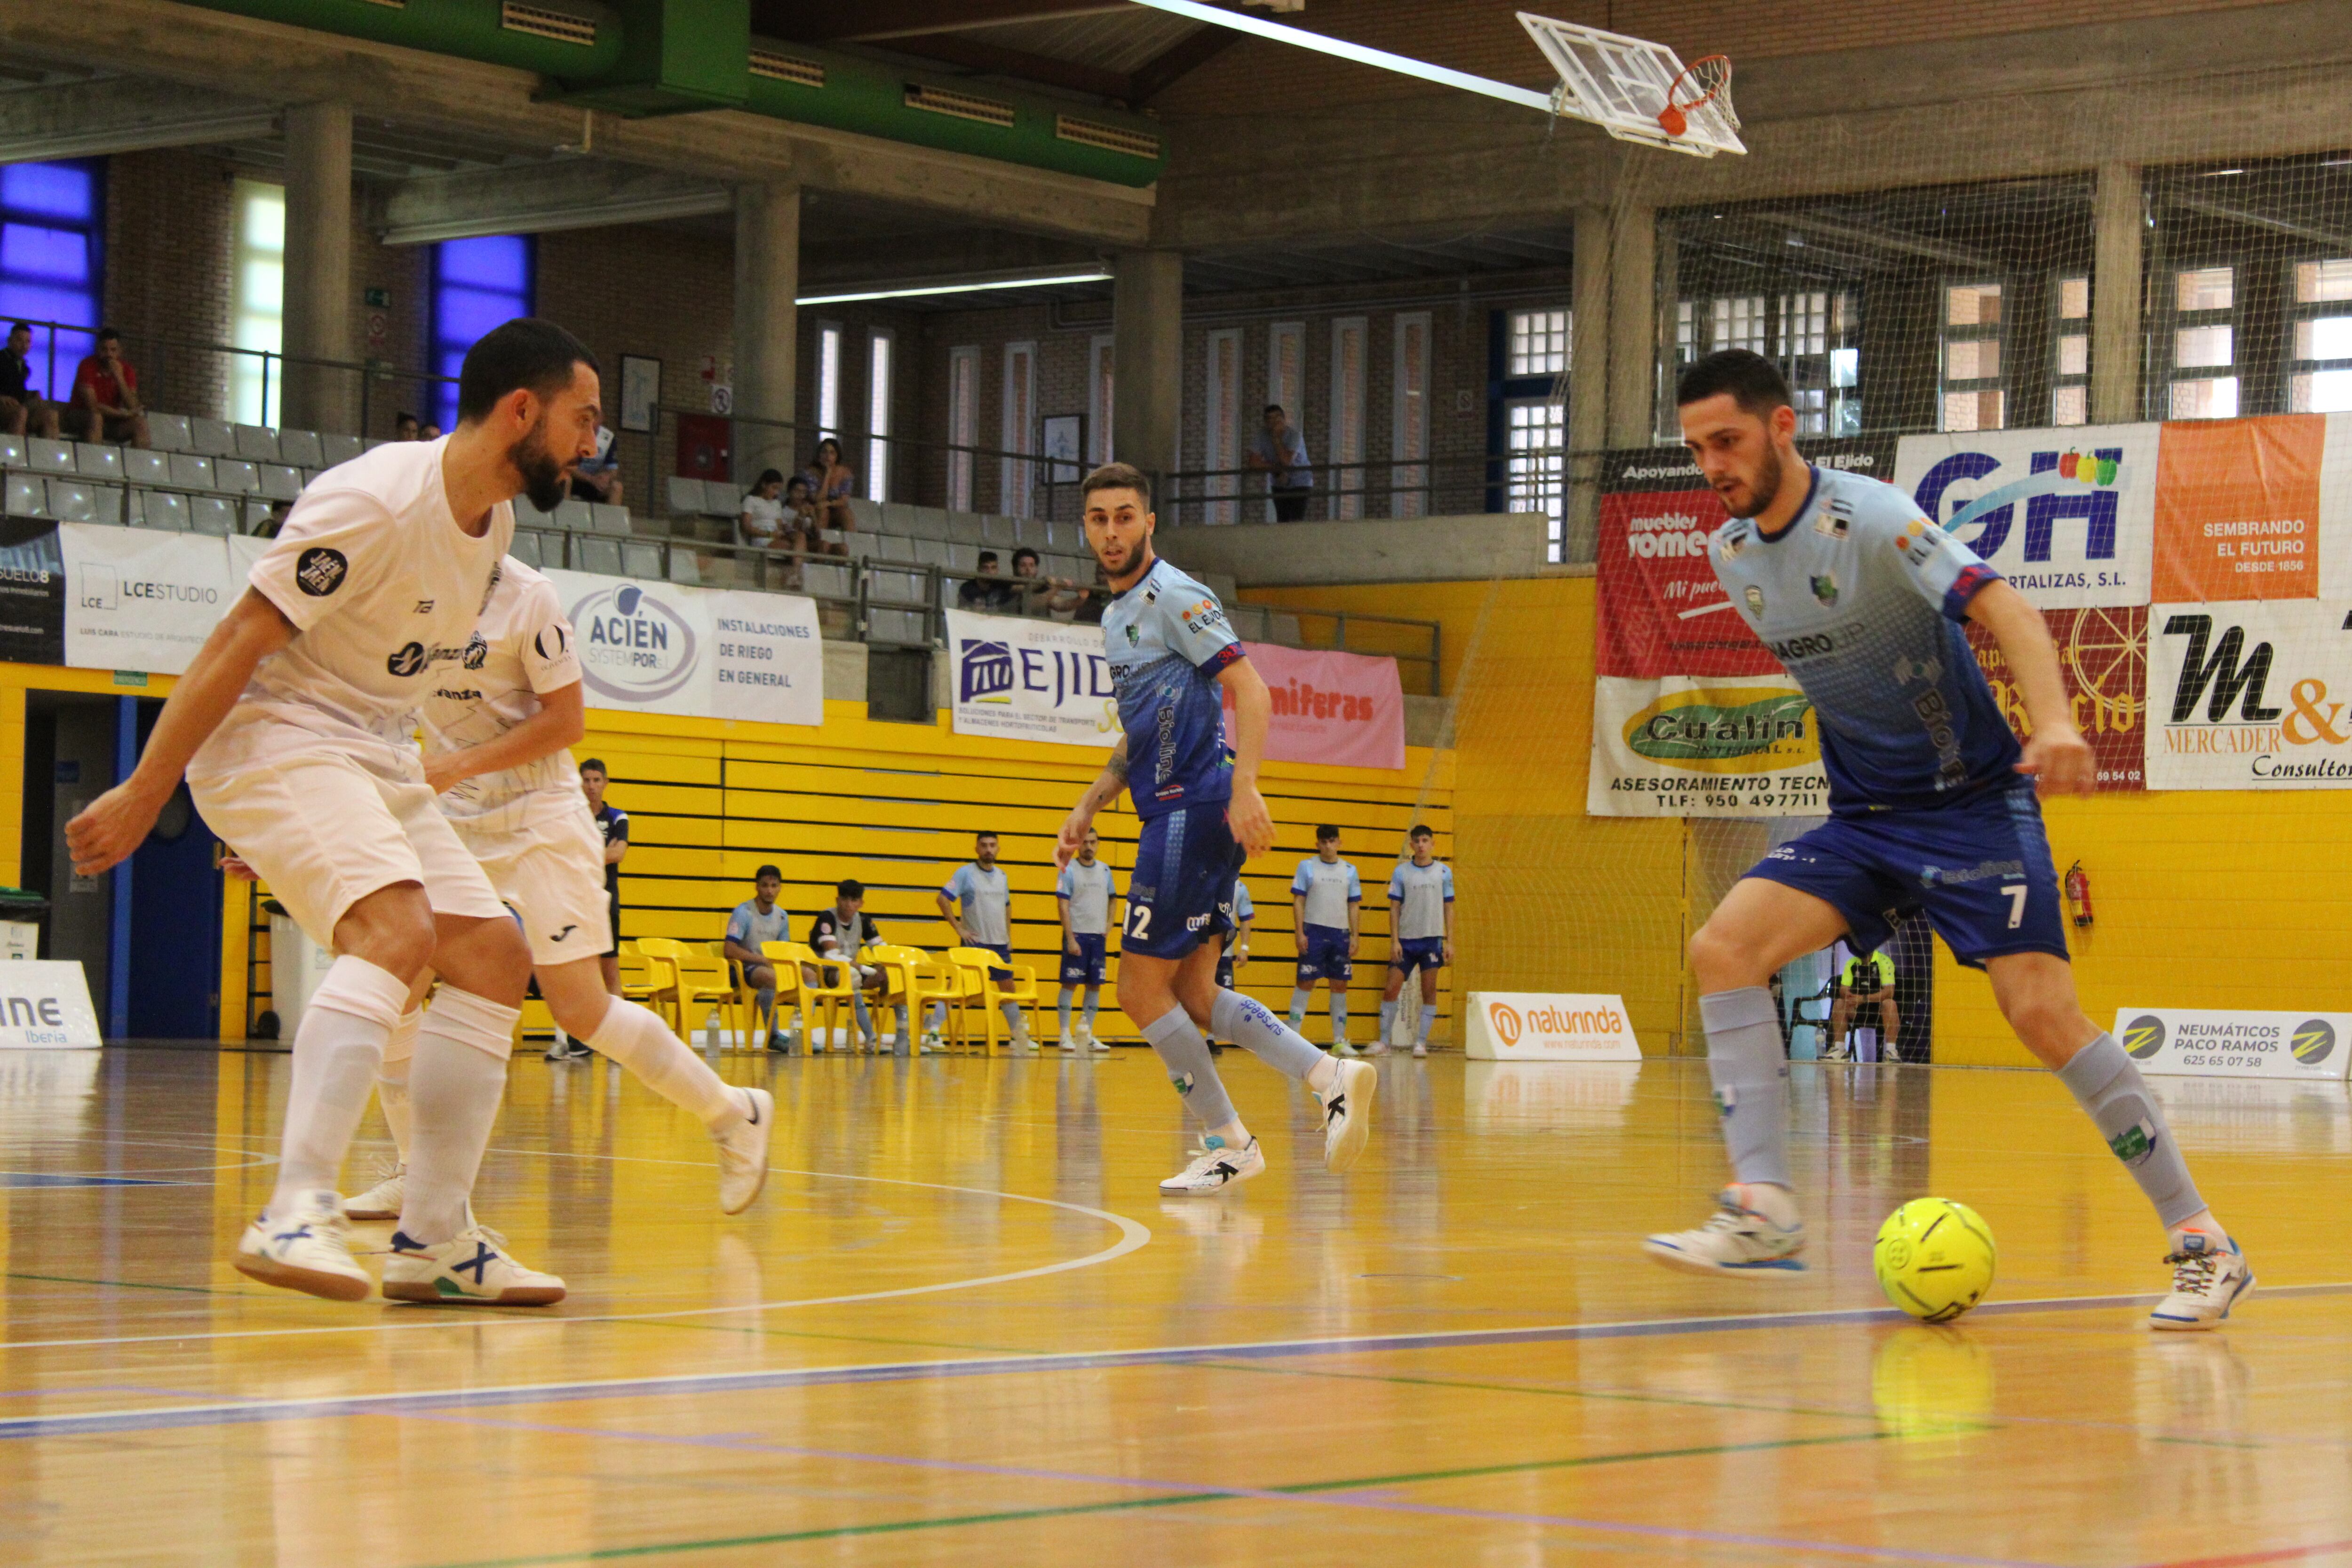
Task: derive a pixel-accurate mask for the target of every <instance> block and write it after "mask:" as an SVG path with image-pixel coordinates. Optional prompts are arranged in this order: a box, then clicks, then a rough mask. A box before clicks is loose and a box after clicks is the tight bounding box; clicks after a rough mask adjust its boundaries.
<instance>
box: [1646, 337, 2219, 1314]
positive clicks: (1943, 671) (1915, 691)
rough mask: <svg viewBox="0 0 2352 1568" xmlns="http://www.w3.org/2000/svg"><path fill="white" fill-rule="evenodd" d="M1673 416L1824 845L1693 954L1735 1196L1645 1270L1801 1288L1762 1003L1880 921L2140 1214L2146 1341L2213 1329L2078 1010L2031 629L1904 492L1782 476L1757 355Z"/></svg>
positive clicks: (2056, 756) (2054, 660)
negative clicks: (1815, 752)
mask: <svg viewBox="0 0 2352 1568" xmlns="http://www.w3.org/2000/svg"><path fill="white" fill-rule="evenodd" d="M1676 402H1677V403H1678V404H1679V405H1680V406H1681V410H1682V426H1683V443H1684V445H1685V446H1686V447H1689V448H1690V450H1691V453H1692V455H1693V456H1694V457H1695V458H1696V460H1697V463H1698V466H1699V471H1700V472H1701V473H1703V474H1704V475H1706V479H1707V482H1708V483H1709V484H1711V485H1712V486H1714V488H1715V489H1716V492H1717V494H1718V495H1719V496H1721V497H1722V498H1723V503H1724V507H1725V509H1726V510H1728V511H1729V512H1730V513H1731V521H1728V522H1727V523H1725V524H1724V525H1723V526H1722V527H1721V528H1719V529H1717V530H1716V531H1715V534H1714V536H1713V538H1712V539H1711V540H1710V541H1709V542H1708V550H1707V556H1708V560H1709V562H1710V563H1711V564H1712V565H1713V566H1714V568H1715V574H1716V575H1717V578H1719V579H1720V580H1721V581H1722V584H1723V586H1724V589H1725V591H1726V592H1727V594H1728V595H1730V598H1731V603H1732V605H1733V606H1734V607H1736V609H1737V610H1738V613H1739V614H1740V615H1742V616H1745V617H1746V618H1747V621H1748V626H1750V627H1751V628H1752V629H1753V630H1754V631H1755V633H1756V635H1757V636H1758V637H1760V638H1761V639H1762V640H1763V642H1764V646H1765V647H1769V648H1770V649H1771V650H1772V652H1773V655H1774V657H1776V658H1779V659H1780V661H1781V663H1782V664H1784V665H1786V666H1787V667H1788V669H1789V672H1790V675H1792V676H1793V677H1795V679H1796V680H1797V682H1798V684H1799V685H1800V686H1801V687H1802V688H1803V689H1804V691H1805V695H1806V696H1807V697H1808V698H1810V699H1811V701H1812V705H1813V710H1814V712H1815V713H1816V714H1817V715H1818V716H1819V719H1820V723H1821V744H1822V763H1823V765H1824V766H1825V767H1826V769H1827V770H1828V773H1829V777H1830V820H1829V821H1828V822H1827V823H1825V824H1824V825H1823V826H1820V827H1817V828H1815V829H1813V830H1812V831H1811V833H1808V834H1806V835H1805V836H1804V837H1801V838H1799V839H1796V840H1794V841H1793V842H1791V843H1789V844H1785V845H1782V846H1781V847H1779V848H1777V849H1775V850H1773V851H1772V852H1771V853H1770V854H1769V855H1767V856H1766V857H1765V858H1763V859H1762V860H1761V861H1759V862H1758V864H1757V865H1756V867H1755V868H1754V869H1752V870H1751V871H1749V872H1748V875H1747V877H1745V878H1744V879H1741V880H1740V881H1739V882H1738V884H1737V885H1735V886H1734V887H1733V888H1732V889H1731V891H1730V892H1729V893H1728V894H1727V895H1726V896H1725V898H1724V900H1723V901H1722V903H1720V904H1718V905H1717V907H1716V910H1715V913H1714V914H1713V915H1711V916H1709V917H1708V919H1707V922H1706V925H1705V926H1703V927H1701V928H1700V930H1699V931H1698V933H1697V934H1696V935H1695V936H1694V937H1692V939H1691V944H1690V960H1691V968H1692V970H1693V972H1694V973H1695V975H1696V979H1697V982H1698V986H1699V990H1700V993H1701V994H1700V997H1699V1013H1700V1017H1701V1019H1702V1021H1703V1022H1704V1024H1705V1026H1706V1044H1707V1068H1708V1072H1709V1074H1710V1076H1711V1077H1712V1078H1713V1079H1714V1082H1715V1091H1716V1100H1717V1103H1718V1104H1719V1106H1720V1107H1721V1110H1722V1117H1721V1120H1720V1126H1721V1127H1722V1130H1723V1136H1724V1141H1725V1142H1726V1143H1727V1145H1728V1146H1729V1152H1730V1155H1731V1164H1732V1170H1733V1177H1734V1180H1733V1184H1732V1186H1731V1187H1730V1188H1729V1189H1728V1190H1727V1191H1726V1192H1725V1193H1724V1194H1723V1195H1722V1197H1721V1199H1720V1203H1721V1207H1720V1210H1719V1211H1718V1212H1717V1215H1716V1216H1715V1217H1714V1218H1713V1219H1712V1220H1710V1221H1708V1222H1707V1223H1706V1225H1704V1226H1700V1227H1699V1228H1697V1229H1696V1230H1687V1231H1682V1232H1678V1233H1676V1234H1674V1235H1665V1236H1653V1237H1650V1238H1649V1240H1648V1241H1647V1242H1646V1243H1645V1244H1644V1246H1645V1247H1646V1249H1647V1250H1648V1251H1649V1252H1650V1253H1651V1254H1652V1256H1654V1257H1655V1258H1658V1259H1659V1260H1660V1261H1661V1262H1664V1263H1667V1264H1671V1265H1674V1266H1675V1267H1678V1268H1692V1269H1696V1270H1699V1271H1703V1272H1717V1271H1722V1272H1765V1273H1769V1272H1772V1271H1775V1270H1795V1269H1800V1268H1802V1265H1801V1264H1800V1263H1798V1262H1797V1260H1796V1256H1797V1253H1798V1252H1799V1251H1800V1250H1801V1248H1802V1247H1803V1246H1804V1241H1805V1231H1804V1226H1803V1225H1802V1224H1801V1221H1800V1220H1799V1217H1798V1209H1797V1201H1796V1196H1795V1194H1794V1193H1793V1192H1792V1191H1791V1189H1790V1179H1789V1176H1790V1173H1789V1157H1788V1065H1787V1061H1786V1059H1785V1058H1784V1057H1783V1056H1782V1054H1781V1044H1780V1022H1779V1020H1778V1019H1777V1018H1776V1017H1775V1016H1774V1014H1773V1009H1772V998H1771V993H1770V992H1769V990H1768V989H1767V988H1766V982H1767V981H1769V979H1770V977H1771V975H1772V973H1773V972H1774V971H1775V970H1777V969H1779V968H1780V966H1781V965H1782V964H1784V963H1788V962H1789V961H1790V960H1791V959H1793V958H1796V957H1799V956H1800V955H1801V954H1804V953H1808V952H1817V951H1819V950H1820V949H1822V948H1824V947H1827V946H1828V945H1830V943H1831V942H1834V941H1836V940H1837V939H1838V938H1839V937H1840V936H1841V935H1844V936H1846V937H1847V938H1848V940H1849V941H1851V942H1853V945H1854V946H1855V947H1856V948H1858V949H1863V950H1868V949H1871V948H1874V947H1877V946H1878V945H1879V944H1880V943H1882V942H1885V940H1886V938H1887V935H1888V931H1889V927H1888V923H1887V921H1888V917H1889V915H1890V914H1891V913H1908V912H1910V911H1912V910H1925V911H1926V912H1927V918H1928V919H1929V920H1930V921H1933V922H1934V923H1935V928H1936V930H1937V932H1938V933H1939V934H1941V935H1942V937H1943V938H1944V941H1945V942H1946V943H1947V944H1948V946H1949V947H1950V948H1951V950H1952V954H1953V956H1954V957H1956V958H1958V960H1959V961H1960V962H1961V963H1965V964H1968V965H1969V966H1970V967H1972V968H1979V969H1982V970H1984V971H1985V973H1986V975H1987V977H1988V978H1989V979H1990V981H1991V982H1992V989H1993V998H1994V1000H1995V1001H1996V1002H1997V1003H1998V1004H1999V1005H2000V1010H2001V1013H2002V1015H2003V1016H2005V1017H2007V1018H2008V1020H2009V1023H2010V1026H2011V1028H2013V1029H2015V1030H2016V1031H2017V1036H2018V1038H2019V1039H2020V1040H2021V1041H2022V1042H2024V1045H2025V1047H2026V1049H2028V1050H2030V1051H2032V1053H2033V1055H2034V1056H2035V1057H2037V1058H2040V1059H2041V1060H2042V1062H2043V1063H2045V1064H2047V1065H2048V1066H2049V1067H2051V1068H2054V1069H2056V1071H2057V1074H2058V1077H2059V1079H2060V1081H2061V1082H2063V1083H2064V1084H2065V1086H2066V1088H2067V1089H2069V1090H2070V1091H2072V1092H2073V1094H2074V1098H2075V1099H2076V1100H2079V1101H2080V1102H2081V1103H2082V1106H2083V1109H2084V1110H2085V1111H2086V1112H2087V1113H2088V1114H2089V1116H2090V1118H2091V1121H2093V1123H2094V1124H2095V1125H2096V1126H2097V1128H2098V1130H2099V1135H2100V1136H2101V1137H2102V1138H2104V1139H2105V1140H2106V1142H2107V1144H2108V1146H2109V1147H2110V1148H2111V1149H2113V1150H2114V1151H2115V1153H2116V1157H2117V1158H2118V1159H2120V1160H2122V1161H2123V1163H2124V1164H2125V1166H2126V1168H2127V1169H2128V1170H2129V1171H2130V1172H2131V1174H2132V1178H2133V1179H2134V1180H2135V1181H2137V1183H2138V1184H2139V1186H2140V1190H2141V1191H2142V1192H2144V1193H2146V1194H2147V1198H2148V1201H2149V1202H2150V1203H2151V1204H2152V1205H2155V1208H2156V1212H2157V1217H2158V1220H2160V1221H2161V1222H2162V1223H2163V1225H2164V1226H2165V1228H2166V1230H2167V1232H2168V1236H2169V1238H2170V1243H2171V1250H2170V1253H2169V1255H2168V1258H2166V1261H2167V1262H2168V1264H2169V1265H2170V1266H2171V1268H2172V1270H2173V1274H2172V1290H2171V1293H2170V1294H2169V1295H2168V1296H2166V1297H2165V1298H2164V1300H2162V1301H2161V1302H2159V1303H2158V1306H2157V1308H2156V1310H2155V1312H2154V1313H2153V1315H2152V1316H2151V1318H2150V1321H2151V1323H2152V1324H2153V1325H2154V1326H2155V1327H2157V1328H2159V1329H2210V1328H2213V1327H2215V1326H2216V1325H2218V1324H2219V1323H2220V1322H2221V1320H2222V1319H2224V1318H2225V1317H2227V1316H2228V1315H2229V1312H2230V1308H2231V1304H2232V1303H2233V1302H2235V1301H2236V1300H2238V1299H2239V1298H2240V1297H2241V1296H2242V1295H2243V1294H2244V1293H2245V1292H2246V1291H2247V1290H2248V1289H2251V1288H2252V1285H2253V1282H2254V1279H2253V1274H2252V1271H2251V1270H2250V1269H2249V1268H2247V1266H2246V1260H2245V1258H2244V1257H2243V1255H2242V1253H2241V1252H2240V1251H2239V1249H2238V1247H2237V1246H2236V1244H2235V1243H2233V1242H2232V1241H2231V1239H2230V1237H2229V1234H2228V1232H2226V1231H2225V1230H2223V1229H2222V1227H2221V1224H2220V1222H2219V1221H2217V1220H2216V1219H2215V1218H2214V1217H2213V1214H2212V1211H2211V1210H2210V1209H2208V1208H2207V1207H2206V1206H2205V1200H2204V1199H2203V1198H2201V1197H2200V1196H2199V1195H2198V1193H2197V1188H2196V1185H2195V1184H2193V1183H2192V1182H2191V1181H2190V1180H2189V1167H2188V1164H2187V1163H2186V1162H2185V1161H2183V1160H2182V1158H2181V1154H2180V1150H2179V1146H2178V1145H2177V1144H2176V1143H2175V1142H2173V1137H2172V1132H2171V1130H2170V1129H2169V1128H2168V1127H2167V1126H2166V1125H2165V1119H2164V1111H2163V1109H2162V1108H2161V1107H2160V1106H2158V1104H2157V1102H2156V1100H2155V1098H2154V1097H2153V1096H2152V1095H2150V1094H2149V1093H2148V1091H2147V1085H2146V1084H2145V1083H2144V1082H2143V1081H2142V1080H2141V1078H2140V1074H2139V1068H2137V1067H2136V1066H2135V1065H2133V1062H2132V1059H2131V1058H2130V1057H2129V1056H2127V1055H2126V1054H2125V1052H2124V1048H2123V1047H2122V1046H2120V1045H2118V1044H2117V1043H2116V1039H2115V1037H2113V1036H2112V1035H2109V1034H2108V1033H2106V1031H2105V1030H2104V1029H2101V1028H2100V1027H2099V1026H2098V1025H2096V1024H2095V1023H2093V1022H2092V1021H2091V1020H2090V1019H2089V1018H2088V1017H2085V1016H2084V1013H2083V1009H2082V1006H2081V1005H2080V1004H2079V1003H2078V1002H2077V1001H2076V999H2075V994H2074V971H2073V970H2072V968H2071V967H2070V966H2069V965H2068V963H2067V960H2066V938H2065V921H2064V917H2063V910H2061V907H2060V902H2059V895H2058V879H2057V875H2056V871H2055V869H2054V868H2053V866H2052V864H2051V859H2050V845H2049V841H2048V839H2047V838H2045V837H2043V835H2042V809H2041V805H2040V803H2039V801H2038V800H2037V798H2036V789H2037V786H2038V788H2039V790H2040V792H2041V793H2042V794H2063V793H2070V792H2071V793H2074V794H2087V793H2089V791H2090V789H2091V787H2092V784H2093V781H2094V779H2095V764H2094V763H2093V760H2092V756H2091V749H2090V746H2089V745H2088V743H2087V742H2084V739H2083V736H2082V732H2081V731H2079V730H2077V729H2076V728H2075V727H2074V718H2073V714H2072V710H2071V709H2070V708H2069V706H2068V703H2067V700H2066V691H2065V687H2064V685H2063V683H2062V682H2061V680H2060V679H2059V673H2058V657H2057V653H2056V650H2055V649H2054V648H2053V646H2052V644H2051V641H2050V634H2049V631H2048V629H2047V628H2046V627H2045V626H2043V625H2042V616H2041V614H2040V612H2038V611H2037V610H2035V609H2034V608H2033V606H2032V605H2030V604H2028V603H2027V602H2026V600H2025V598H2024V596H2023V595H2021V594H2019V593H2018V592H2017V591H2016V590H2015V589H2014V588H2012V587H2011V586H2010V585H2009V584H2007V583H2005V582H2003V581H2002V580H2001V579H2000V575H1999V574H1996V573H1995V572H1994V571H1993V570H1992V569H1991V568H1990V567H1989V566H1987V565H1986V564H1985V563H1984V562H1983V561H1981V560H1979V558H1978V557H1977V555H1976V554H1975V552H1972V551H1970V550H1969V548H1968V547H1967V546H1966V545H1963V544H1962V543H1960V542H1958V540H1956V539H1954V538H1953V537H1952V536H1951V535H1949V534H1948V533H1946V532H1945V531H1943V530H1942V529H1941V528H1938V527H1937V525H1936V524H1934V523H1933V522H1930V521H1927V519H1925V518H1923V517H1921V516H1920V515H1919V510H1918V508H1917V507H1916V506H1915V505H1913V504H1912V501H1911V499H1910V498H1909V497H1908V496H1906V495H1905V494H1904V493H1903V492H1902V491H1900V490H1898V489H1895V488H1894V487H1892V486H1890V485H1884V484H1881V483H1879V482H1878V481H1876V480H1874V479H1863V478H1860V477H1858V476H1856V475H1853V474H1848V473H1841V472H1839V471H1837V470H1835V469H1831V468H1812V467H1811V466H1809V465H1807V464H1806V463H1805V461H1804V459H1802V458H1800V457H1798V455H1797V450H1796V447H1795V444H1794V442H1793V440H1792V439H1791V437H1793V435H1794V433H1795V430H1796V426H1797V420H1796V415H1795V413H1794V411H1793V410H1792V409H1791V408H1790V405H1789V388H1788V384H1787V383H1786V382H1784V381H1783V380H1782V379H1781V377H1780V372H1779V371H1778V370H1777V369H1775V368H1774V367H1773V365H1772V363H1771V362H1770V361H1769V360H1767V359H1765V358H1763V357H1762V356H1761V355H1759V354H1756V353H1750V352H1748V350H1745V349H1724V350H1719V351H1717V353H1711V354H1708V355H1707V356H1706V358H1704V359H1702V360H1700V361H1699V362H1698V363H1696V364H1694V365H1692V366H1691V367H1690V368H1689V369H1688V370H1686V371H1685V372H1684V373H1683V375H1682V380H1681V382H1680V384H1678V386H1677V388H1676ZM1963 620H1972V621H1975V622H1976V623H1978V624H1979V625H1980V626H1984V627H1985V628H1986V629H1987V630H1988V631H1990V632H1991V633H1992V635H1993V638H1994V640H1995V641H1996V642H1997V643H1999V645H2000V651H2001V655H2002V657H2003V658H2005V659H2006V660H2007V661H2008V664H2009V668H2010V671H2011V679H2013V680H2014V681H2015V683H2016V686H2017V689H2018V691H2019V692H2020V694H2021V696H2022V697H2023V699H2024V700H2025V709H2026V714H2027V716H2028V718H2029V719H2030V720H2031V721H2032V731H2033V734H2032V740H2030V741H2028V742H2026V743H2025V746H2024V748H2023V750H2022V752H2021V751H2020V749H2019V746H2018V743H2017V738H2016V736H2015V735H2013V734H2011V732H2010V729H2009V725H2008V724H2007V723H2006V722H2005V721H2003V719H2002V717H2001V711H2000V706H1999V704H1998V703H1997V702H1996V701H1995V700H1994V699H1993V695H1992V691H1991V689H1990V687H1989V686H1988V685H1987V684H1986V682H1985V679H1984V675H1983V673H1982V671H1981V670H1980V669H1979V668H1978V666H1977V661H1976V659H1975V658H1974V657H1973V656H1972V655H1971V654H1970V653H1969V644H1968V637H1967V636H1966V634H1965V633H1964V631H1963V630H1962V629H1961V626H1960V624H1959V623H1960V622H1961V621H1963Z"/></svg>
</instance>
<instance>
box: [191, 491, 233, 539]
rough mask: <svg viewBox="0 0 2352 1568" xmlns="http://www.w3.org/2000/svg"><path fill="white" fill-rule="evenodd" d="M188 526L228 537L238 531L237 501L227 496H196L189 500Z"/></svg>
mask: <svg viewBox="0 0 2352 1568" xmlns="http://www.w3.org/2000/svg"><path fill="white" fill-rule="evenodd" d="M188 527H189V530H190V531H192V532H195V533H210V534H215V535H217V536H218V537H220V538H222V539H226V538H227V537H228V536H229V535H230V534H232V533H235V532H236V502H235V501H233V500H229V499H228V498H227V497H226V496H195V497H193V498H191V499H190V500H189V502H188Z"/></svg>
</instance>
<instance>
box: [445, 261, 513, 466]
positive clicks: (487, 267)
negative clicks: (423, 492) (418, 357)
mask: <svg viewBox="0 0 2352 1568" xmlns="http://www.w3.org/2000/svg"><path fill="white" fill-rule="evenodd" d="M530 296H531V246H530V240H529V239H528V238H526V237H522V236H520V235H500V236H497V237H491V238H484V239H445V240H443V241H442V242H441V243H440V244H438V245H436V246H435V247H433V368H434V369H435V370H436V371H437V372H439V373H440V374H442V375H445V376H446V377H448V379H447V380H446V381H443V382H439V383H437V384H436V385H435V386H434V389H433V408H434V422H435V423H436V424H437V425H439V426H441V428H442V429H444V430H447V429H449V428H451V427H452V426H455V425H456V424H457V373H458V371H459V370H461V369H462V368H464V366H465V363H466V351H467V349H469V348H472V347H473V346H474V343H475V342H476V341H477V340H478V339H479V338H480V337H481V336H482V334H484V333H485V332H487V331H489V330H490V329H491V328H492V327H496V326H500V325H502V324H504V323H505V322H508V321H512V320H514V319H515V318H516V317H517V316H528V315H530V313H531V309H530Z"/></svg>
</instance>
